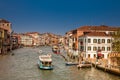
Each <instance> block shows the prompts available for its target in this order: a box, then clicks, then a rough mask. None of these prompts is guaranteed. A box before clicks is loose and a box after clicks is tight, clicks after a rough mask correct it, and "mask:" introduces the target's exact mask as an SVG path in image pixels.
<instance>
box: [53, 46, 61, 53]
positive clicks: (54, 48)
mask: <svg viewBox="0 0 120 80" xmlns="http://www.w3.org/2000/svg"><path fill="white" fill-rule="evenodd" d="M52 51H53V52H54V53H55V54H59V53H60V49H59V47H58V46H53V47H52Z"/></svg>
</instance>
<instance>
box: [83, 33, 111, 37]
mask: <svg viewBox="0 0 120 80" xmlns="http://www.w3.org/2000/svg"><path fill="white" fill-rule="evenodd" d="M83 36H110V35H109V34H106V33H105V32H90V33H87V34H85V35H83Z"/></svg>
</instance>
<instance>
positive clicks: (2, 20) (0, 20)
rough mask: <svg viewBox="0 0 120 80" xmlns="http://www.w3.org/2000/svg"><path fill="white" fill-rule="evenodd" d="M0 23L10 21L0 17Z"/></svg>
mask: <svg viewBox="0 0 120 80" xmlns="http://www.w3.org/2000/svg"><path fill="white" fill-rule="evenodd" d="M0 23H10V22H9V21H7V20H5V19H0Z"/></svg>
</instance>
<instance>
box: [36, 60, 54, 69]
mask: <svg viewBox="0 0 120 80" xmlns="http://www.w3.org/2000/svg"><path fill="white" fill-rule="evenodd" d="M38 67H39V68H40V69H42V70H53V65H51V66H43V64H42V63H41V62H40V61H38Z"/></svg>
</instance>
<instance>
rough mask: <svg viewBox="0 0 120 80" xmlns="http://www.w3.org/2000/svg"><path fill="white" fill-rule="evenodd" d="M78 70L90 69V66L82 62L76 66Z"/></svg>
mask: <svg viewBox="0 0 120 80" xmlns="http://www.w3.org/2000/svg"><path fill="white" fill-rule="evenodd" d="M77 67H78V68H91V67H92V64H91V63H90V62H86V61H82V62H81V63H80V64H78V65H77Z"/></svg>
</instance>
